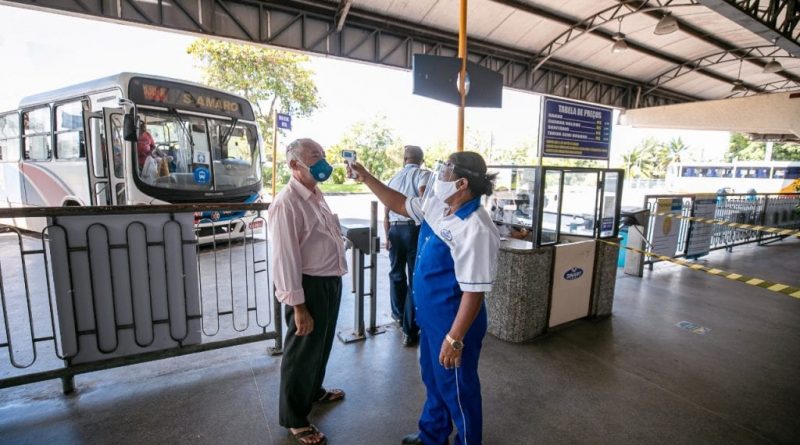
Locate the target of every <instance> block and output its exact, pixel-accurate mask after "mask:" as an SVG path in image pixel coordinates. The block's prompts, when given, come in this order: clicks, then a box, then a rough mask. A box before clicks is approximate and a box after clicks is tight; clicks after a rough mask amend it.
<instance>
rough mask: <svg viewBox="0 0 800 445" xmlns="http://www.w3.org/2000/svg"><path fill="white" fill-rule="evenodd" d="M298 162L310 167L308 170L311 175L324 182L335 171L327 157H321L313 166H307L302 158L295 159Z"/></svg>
mask: <svg viewBox="0 0 800 445" xmlns="http://www.w3.org/2000/svg"><path fill="white" fill-rule="evenodd" d="M295 160H296V161H297V163H299V164H300V165H302V166H303V167H305V168H307V169H308V172H309V173H311V176H312V177H313V178H314V180H315V181H317V182H324V181H327V180H328V178H330V177H331V173H333V167H332V166H331V165H330V164H328V161H326V160H325V158H322V159H320V160H319V161H317V162H315V163H314V165H312V166H311V167H309V166H307V165H306V164H304V163H303V161H301V160H300V159H295Z"/></svg>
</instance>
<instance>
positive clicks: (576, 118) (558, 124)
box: [541, 97, 613, 160]
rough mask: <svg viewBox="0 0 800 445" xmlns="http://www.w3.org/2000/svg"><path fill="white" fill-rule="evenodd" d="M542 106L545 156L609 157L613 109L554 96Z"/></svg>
mask: <svg viewBox="0 0 800 445" xmlns="http://www.w3.org/2000/svg"><path fill="white" fill-rule="evenodd" d="M542 108H543V112H542V129H541V130H542V131H541V134H542V156H550V157H557V158H580V159H596V160H608V151H609V148H610V146H611V122H612V119H613V111H612V110H611V108H605V107H598V106H594V105H587V104H584V103H580V102H573V101H569V100H562V99H554V98H550V97H547V98H545V99H544V105H543V107H542Z"/></svg>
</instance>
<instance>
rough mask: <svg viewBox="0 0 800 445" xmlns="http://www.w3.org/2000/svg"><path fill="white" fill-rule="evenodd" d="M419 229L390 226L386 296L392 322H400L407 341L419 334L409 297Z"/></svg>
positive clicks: (409, 225) (416, 227) (413, 226)
mask: <svg viewBox="0 0 800 445" xmlns="http://www.w3.org/2000/svg"><path fill="white" fill-rule="evenodd" d="M418 240H419V226H417V225H414V224H405V225H401V224H398V225H394V224H392V225H391V226H389V243H390V244H391V246H390V248H389V261H391V265H392V269H391V271H390V272H389V281H390V283H389V289H390V290H389V295H390V298H391V303H392V318H394V319H396V320H400V322H401V325H402V327H403V333H404V334H406V335H408V336H409V337H416V336H417V335H418V334H419V326H417V320H416V317H415V315H414V313H415V310H414V299H413V297H412V295H411V289H413V287H414V286H413V283H414V264H415V263H416V258H417V241H418Z"/></svg>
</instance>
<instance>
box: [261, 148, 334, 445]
mask: <svg viewBox="0 0 800 445" xmlns="http://www.w3.org/2000/svg"><path fill="white" fill-rule="evenodd" d="M286 159H287V160H288V163H289V168H290V169H291V170H292V178H291V179H290V180H289V184H288V185H287V186H286V188H284V189H283V191H281V193H280V194H278V196H277V197H276V198H275V200H274V201H273V202H272V204H271V205H270V208H269V227H270V230H271V239H272V258H273V259H272V264H273V277H274V282H275V288H276V297H277V298H278V300H279V301H280V302H281V303H283V304H284V305H285V306H286V313H285V317H286V339H285V341H284V349H283V360H282V361H281V383H280V403H279V409H278V416H279V422H280V424H281V426H283V427H285V428H288V429H289V434H290V435H291V438H292V441H293V443H296V444H306V445H320V444H325V443H327V438H326V437H325V435H324V434H322V433H321V432H320V431H319V430H318V429H317V428H316V427H315V426H314V425H312V424H311V423H310V422H309V420H308V414H309V413H310V412H311V405H312V404H313V403H314V402H320V403H326V402H335V401H339V400H342V399H344V391H342V390H340V389H330V390H326V389H325V388H324V387H323V386H322V381H323V379H324V377H325V367H326V366H327V364H328V358H329V357H330V352H331V347H332V346H333V338H334V337H335V335H336V319H337V318H338V315H339V303H340V301H341V296H342V275H344V274H345V273H347V263H345V258H344V244H343V242H342V236H341V229H340V227H339V220H338V218H337V217H336V215H334V214H333V213H332V212H331V210H330V208H329V207H328V204H327V203H326V202H325V198H324V196H323V195H322V192H321V191H320V190H319V188H318V187H317V183H318V182H322V181H325V180H327V179H328V178H329V177H330V175H331V172H332V171H333V167H331V166H330V164H328V162H327V161H326V160H325V151H324V150H323V149H322V147H321V146H320V145H319V144H318V143H316V142H315V141H313V140H312V139H298V140H296V141H293V142H292V143H290V144H289V146H288V147H287V148H286Z"/></svg>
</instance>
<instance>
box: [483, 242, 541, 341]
mask: <svg viewBox="0 0 800 445" xmlns="http://www.w3.org/2000/svg"><path fill="white" fill-rule="evenodd" d="M525 246H527V247H525ZM552 264H553V248H552V247H542V248H540V249H535V250H532V249H531V248H530V243H525V242H521V241H517V240H508V241H503V243H502V244H501V246H500V251H499V252H498V254H497V277H496V278H495V281H494V286H493V289H492V291H491V292H488V293H487V295H486V309H487V311H488V312H489V328H488V329H489V333H490V334H492V335H494V336H495V337H497V338H499V339H501V340H506V341H511V342H522V341H527V340H531V339H533V338H534V337H537V336H539V335H541V334H542V333H544V331H545V329H546V328H547V311H548V306H549V303H548V298H549V295H550V280H551V277H552V272H551V268H552Z"/></svg>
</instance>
